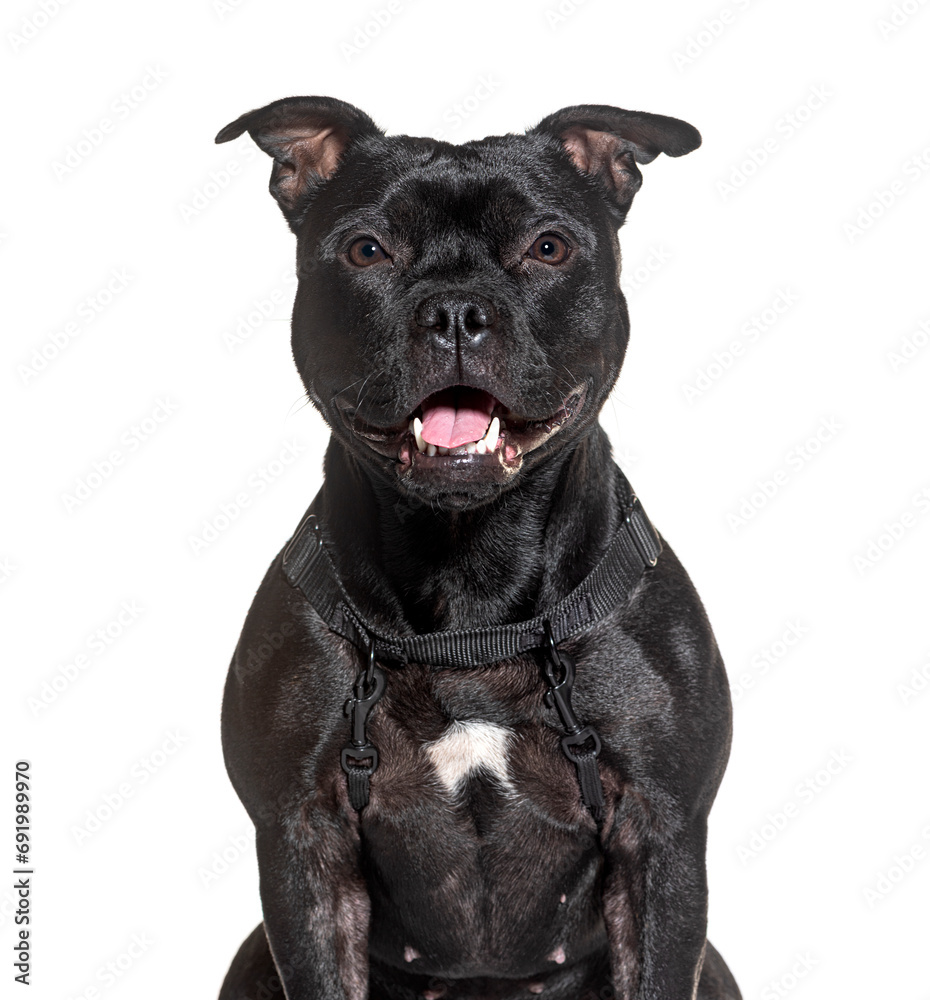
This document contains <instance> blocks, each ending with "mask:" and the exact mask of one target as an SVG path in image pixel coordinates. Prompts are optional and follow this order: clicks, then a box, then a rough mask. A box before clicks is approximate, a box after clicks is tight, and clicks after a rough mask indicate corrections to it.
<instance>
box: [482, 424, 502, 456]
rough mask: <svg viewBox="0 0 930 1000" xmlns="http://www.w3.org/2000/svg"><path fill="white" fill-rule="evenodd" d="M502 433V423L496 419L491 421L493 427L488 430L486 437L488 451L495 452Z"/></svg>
mask: <svg viewBox="0 0 930 1000" xmlns="http://www.w3.org/2000/svg"><path fill="white" fill-rule="evenodd" d="M500 433H501V422H500V420H499V419H498V418H497V417H495V418H494V419H493V420H492V421H491V426H490V427H489V428H488V432H487V434H485V436H484V443H485V444H486V445H487V448H488V451H494V449H495V448H496V447H497V439H498V438H499V437H500Z"/></svg>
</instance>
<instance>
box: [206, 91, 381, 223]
mask: <svg viewBox="0 0 930 1000" xmlns="http://www.w3.org/2000/svg"><path fill="white" fill-rule="evenodd" d="M243 132H248V133H249V135H250V136H251V137H252V138H253V139H254V140H255V142H256V144H257V145H258V146H259V148H260V149H262V150H263V151H264V152H266V153H267V154H268V155H269V156H272V157H274V167H273V168H272V171H271V183H270V184H269V190H270V191H271V194H272V196H273V197H274V199H275V200H276V201H277V203H278V204H279V205H280V206H281V211H282V212H284V217H285V218H286V219H287V221H288V224H289V225H290V227H291V229H293V230H295V231H296V229H297V226H298V225H299V224H300V221H301V219H302V217H303V214H304V211H305V209H306V206H307V203H308V201H309V198H310V196H311V195H312V194H313V192H314V191H315V190H316V189H317V188H318V187H319V185H320V184H322V183H323V182H324V181H326V180H328V179H329V178H330V177H331V176H332V175H333V173H335V171H336V168H337V167H338V166H339V164H340V163H341V162H342V158H343V156H344V155H345V152H346V150H347V149H348V148H349V146H350V145H351V144H352V143H353V142H355V141H356V140H357V139H359V138H360V137H361V136H365V135H383V133H382V132H381V130H380V129H379V128H378V126H377V125H375V123H374V122H373V121H372V120H371V119H370V118H369V117H368V115H366V114H365V112H364V111H359V109H358V108H356V107H353V106H352V105H351V104H346V103H345V101H337V100H336V99H335V98H332V97H285V98H284V99H283V100H280V101H275V102H274V103H272V104H268V105H266V106H265V107H264V108H258V109H257V110H256V111H249V112H248V113H247V114H244V115H242V116H241V117H240V118H237V119H236V120H235V121H234V122H230V123H229V124H228V125H227V126H226V127H225V128H224V129H221V130H220V132H219V134H218V135H217V137H216V141H217V142H229V141H230V139H238V138H239V136H240V135H242V133H243Z"/></svg>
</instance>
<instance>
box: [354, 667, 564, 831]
mask: <svg viewBox="0 0 930 1000" xmlns="http://www.w3.org/2000/svg"><path fill="white" fill-rule="evenodd" d="M545 693H546V683H545V681H544V680H543V678H542V674H541V671H540V667H539V665H538V664H537V663H536V662H535V661H533V660H531V659H530V658H527V659H526V660H521V661H519V662H516V663H514V662H510V663H508V664H506V665H504V666H501V667H489V668H487V669H475V670H458V671H455V670H448V671H438V672H437V671H429V670H427V669H425V668H424V669H420V668H415V667H407V668H405V669H404V670H403V672H402V673H401V674H400V675H391V676H390V677H389V679H388V684H387V693H386V695H385V698H384V699H383V702H382V705H379V710H378V712H377V713H375V714H373V715H372V726H371V730H372V742H374V743H375V744H376V745H378V746H379V751H380V757H381V763H380V766H379V769H378V772H377V773H376V775H375V776H374V777H373V779H372V795H373V797H374V796H375V795H377V798H378V812H379V813H380V812H382V811H383V812H384V813H387V814H390V813H391V812H393V811H394V808H395V806H398V807H399V808H403V807H404V805H405V803H406V802H407V801H408V800H409V798H410V797H411V796H413V795H415V796H416V797H417V799H418V800H419V801H420V802H421V803H422V804H423V805H424V806H427V807H432V808H433V809H435V810H437V811H438V812H441V813H449V812H451V813H453V814H454V815H455V817H456V818H457V819H461V820H468V819H469V818H470V819H471V821H472V822H474V823H475V824H476V826H479V827H481V828H482V829H484V830H487V829H488V826H489V824H492V825H493V823H494V822H495V821H496V817H498V815H499V817H500V819H501V821H502V822H506V824H507V825H508V826H511V829H512V823H513V822H514V820H515V819H516V812H515V811H517V810H519V808H520V804H521V803H522V804H523V805H524V806H525V805H526V804H527V803H528V802H530V801H532V802H533V803H534V805H535V807H536V808H537V809H540V808H541V809H542V811H543V812H550V813H551V814H552V815H553V818H555V819H557V821H558V822H565V821H566V820H568V821H572V820H577V819H583V807H581V803H580V799H579V792H578V784H577V778H576V775H575V769H574V767H573V766H572V765H571V764H570V763H569V762H568V761H567V760H566V759H565V757H564V755H563V753H562V750H561V744H560V736H561V733H560V730H559V729H558V728H557V727H558V720H557V718H556V717H555V713H554V712H552V711H551V710H548V709H546V707H545V703H544V696H545ZM379 740H380V742H379ZM376 783H377V785H378V788H377V789H376V788H375V784H376Z"/></svg>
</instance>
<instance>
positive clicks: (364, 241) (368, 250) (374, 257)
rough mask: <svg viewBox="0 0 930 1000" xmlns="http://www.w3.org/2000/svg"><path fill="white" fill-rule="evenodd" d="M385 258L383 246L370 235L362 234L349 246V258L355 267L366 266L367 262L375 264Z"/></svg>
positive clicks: (386, 257)
mask: <svg viewBox="0 0 930 1000" xmlns="http://www.w3.org/2000/svg"><path fill="white" fill-rule="evenodd" d="M387 259H388V255H387V254H386V253H385V251H384V247H383V246H381V244H380V243H379V242H378V241H377V240H373V239H372V238H371V237H370V236H363V237H362V238H361V239H358V240H356V241H355V242H354V243H353V244H352V246H350V247H349V260H351V261H352V263H353V264H355V265H356V267H368V265H369V264H377V263H379V262H380V261H382V260H387Z"/></svg>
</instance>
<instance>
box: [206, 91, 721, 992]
mask: <svg viewBox="0 0 930 1000" xmlns="http://www.w3.org/2000/svg"><path fill="white" fill-rule="evenodd" d="M244 131H248V132H249V134H250V135H251V136H252V138H253V139H254V140H255V142H256V143H257V144H258V145H259V146H260V147H261V148H262V149H263V150H264V151H265V152H266V153H268V154H269V155H270V156H272V157H273V158H274V169H273V173H272V178H271V193H272V194H273V195H274V197H275V199H276V200H277V202H278V204H279V205H280V207H281V209H282V210H283V212H284V215H285V218H286V219H287V221H288V223H289V224H290V227H291V229H292V230H293V231H294V233H295V234H296V236H297V248H298V249H297V261H298V276H299V287H298V291H297V298H296V302H295V305H294V315H293V351H294V360H295V361H296V363H297V368H298V370H299V372H300V375H301V377H302V379H303V381H304V384H305V386H306V389H307V393H308V395H309V397H310V399H311V400H312V401H313V403H314V404H315V405H316V406H317V408H318V409H319V411H320V412H321V413H322V415H323V417H324V418H325V419H326V421H327V423H328V424H329V425H330V427H331V429H332V439H331V441H330V444H329V448H328V450H327V453H326V460H325V486H324V487H323V489H322V490H321V491H320V493H319V494H318V496H317V497H316V499H315V500H314V501H313V503H312V505H311V507H310V510H309V512H308V516H307V517H306V518H305V520H304V521H303V522H302V524H301V525H300V527H299V528H298V531H297V532H296V533H295V535H294V537H293V538H292V540H291V542H290V543H289V544H288V546H287V547H286V549H285V551H284V552H283V553H282V554H281V555H280V556H279V557H278V558H277V559H276V560H275V562H274V563H273V564H272V566H271V568H270V569H269V571H268V574H267V575H266V577H265V579H264V581H263V582H262V585H261V587H260V589H259V591H258V594H257V596H256V598H255V602H254V604H253V606H252V609H251V611H250V613H249V617H248V619H247V621H246V624H245V627H244V629H243V632H242V636H241V639H240V641H239V646H238V648H237V650H236V654H235V657H234V659H233V663H232V667H231V670H230V673H229V679H228V682H227V686H226V694H225V701H224V706H223V741H224V749H225V755H226V763H227V767H228V770H229V774H230V777H231V779H232V782H233V784H234V785H235V788H236V791H237V792H238V794H239V796H240V797H241V799H242V801H243V803H244V804H245V806H246V808H247V810H248V812H249V814H250V816H251V817H252V819H253V820H254V822H255V825H256V830H257V850H258V863H259V872H260V880H261V896H262V904H263V909H264V924H262V925H260V926H259V927H258V928H257V929H256V930H255V931H254V933H253V934H252V935H251V936H250V937H249V938H248V939H247V940H246V942H245V943H244V944H243V946H242V948H241V949H240V951H239V954H238V955H237V957H236V959H235V960H234V962H233V965H232V968H231V969H230V971H229V973H228V975H227V977H226V981H225V983H224V985H223V989H222V992H221V997H222V998H223V1000H229V998H238V1000H242V998H250V1000H262V998H266V997H271V996H275V995H281V994H282V984H283V994H285V995H286V996H287V998H288V1000H347V998H348V1000H363V998H365V997H366V996H370V997H372V998H376V1000H389V998H402V997H403V998H407V997H409V998H415V997H425V998H427V1000H434V998H437V997H445V998H447V1000H459V998H462V1000H464V998H495V1000H497V998H499V1000H510V998H517V997H528V996H531V995H535V994H543V995H544V997H549V998H552V1000H563V998H564V1000H569V998H571V1000H578V998H582V997H590V998H591V1000H602V998H608V997H624V998H634V997H635V998H638V1000H689V998H694V997H700V998H705V1000H709V998H727V1000H732V998H738V997H739V991H738V989H737V987H736V984H735V983H734V981H733V978H732V976H731V975H730V973H729V971H728V969H727V968H726V966H725V964H724V962H723V960H722V959H721V958H720V956H719V955H718V954H717V952H716V951H715V950H714V949H713V948H712V947H711V946H710V945H709V944H708V943H707V940H706V936H705V935H706V912H707V885H706V874H705V841H706V824H707V814H708V811H709V809H710V807H711V803H712V802H713V799H714V795H715V793H716V790H717V787H718V784H719V782H720V779H721V776H722V774H723V770H724V767H725V764H726V759H727V754H728V751H729V744H730V701H729V694H728V689H727V681H726V676H725V673H724V668H723V664H722V662H721V658H720V655H719V653H718V651H717V648H716V645H715V642H714V638H713V634H712V632H711V629H710V626H709V625H708V622H707V619H706V617H705V614H704V610H703V608H702V606H701V603H700V600H699V598H698V597H697V594H696V593H695V591H694V589H693V587H692V585H691V583H690V581H689V579H688V577H687V575H686V573H685V571H684V570H683V569H682V567H681V565H680V563H679V562H678V560H677V559H676V558H675V556H674V554H673V553H672V552H671V551H670V550H669V548H668V547H667V546H663V544H662V542H661V540H660V539H659V537H658V536H657V535H656V534H655V532H654V529H653V528H652V527H651V525H650V523H649V521H648V519H647V518H646V516H645V514H644V513H643V510H642V507H641V506H640V505H639V503H638V502H637V500H636V498H635V497H634V496H633V494H632V492H631V491H630V488H629V485H628V483H627V482H626V480H625V479H624V477H623V475H622V474H621V473H620V471H619V469H618V468H617V467H616V466H615V465H614V464H613V462H612V460H611V457H610V446H609V444H608V440H607V437H606V435H605V434H604V432H603V430H602V429H601V428H600V426H599V425H598V411H599V409H600V407H601V405H602V403H603V402H604V400H605V399H606V397H607V395H608V393H609V392H610V390H611V387H612V386H613V385H614V382H615V380H616V378H617V375H618V373H619V371H620V365H621V363H622V361H623V356H624V351H625V349H626V344H627V338H628V330H629V323H628V318H627V309H626V303H625V301H624V298H623V295H622V294H621V292H620V289H619V287H618V272H619V266H620V250H619V246H618V243H617V229H618V228H619V226H620V225H621V224H622V223H623V221H624V218H625V217H626V214H627V211H628V209H629V207H630V204H631V202H632V199H633V196H634V194H635V193H636V191H637V190H638V188H639V186H640V183H641V180H642V178H641V174H640V171H639V166H638V165H639V164H644V163H648V162H650V161H651V160H653V159H654V158H655V157H656V156H657V155H658V154H659V153H660V152H664V153H666V154H668V155H670V156H681V155H682V154H684V153H688V152H690V151H691V150H693V149H695V148H696V147H697V146H698V145H699V143H700V136H699V134H698V133H697V131H696V130H695V129H694V128H692V127H691V126H690V125H688V124H686V123H685V122H682V121H678V120H677V119H674V118H665V117H661V116H658V115H650V114H641V113H638V112H629V111H622V110H619V109H617V108H611V107H602V106H581V107H571V108H566V109H564V110H562V111H558V112H556V113H555V114H553V115H550V116H549V117H548V118H546V119H545V120H544V121H542V122H541V123H540V124H539V125H537V126H536V128H533V129H531V130H530V131H529V132H527V133H526V134H525V135H506V136H499V137H491V138H487V139H483V140H481V141H476V142H468V143H465V144H463V145H461V146H455V145H451V144H449V143H446V142H439V141H434V140H432V139H421V138H410V137H406V136H399V137H387V136H385V135H384V134H383V133H382V132H381V131H380V130H379V129H378V128H377V127H376V126H375V124H374V123H373V122H372V121H371V119H370V118H368V116H367V115H365V114H363V113H362V112H361V111H359V110H357V109H356V108H354V107H352V106H351V105H348V104H345V103H343V102H341V101H336V100H332V99H329V98H320V97H301V98H292V99H287V100H282V101H277V102H275V103H274V104H271V105H269V106H268V107H265V108H262V109H261V110H258V111H252V112H250V113H249V114H246V115H244V116H243V117H241V118H239V119H238V120H237V121H235V122H233V123H232V124H230V125H228V126H227V127H226V128H224V129H223V130H222V132H220V134H219V135H218V136H217V141H218V142H226V141H228V140H230V139H234V138H236V137H237V136H239V135H241V134H242V133H243V132H244Z"/></svg>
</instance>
